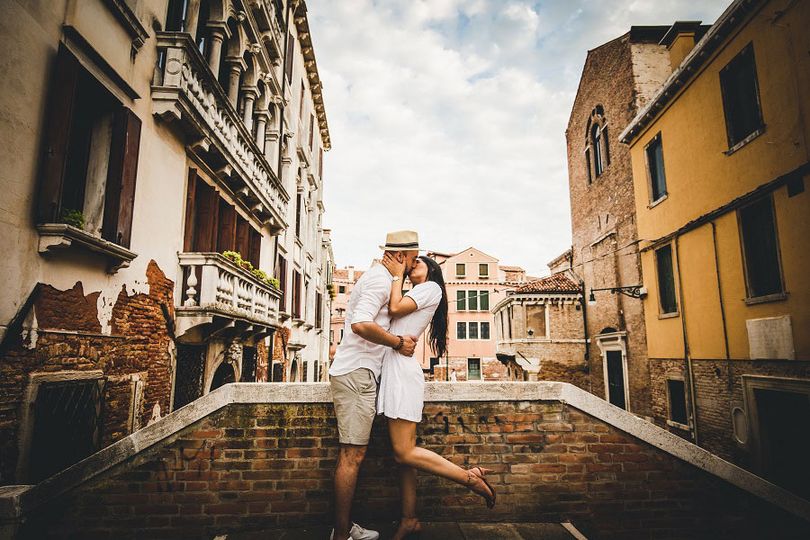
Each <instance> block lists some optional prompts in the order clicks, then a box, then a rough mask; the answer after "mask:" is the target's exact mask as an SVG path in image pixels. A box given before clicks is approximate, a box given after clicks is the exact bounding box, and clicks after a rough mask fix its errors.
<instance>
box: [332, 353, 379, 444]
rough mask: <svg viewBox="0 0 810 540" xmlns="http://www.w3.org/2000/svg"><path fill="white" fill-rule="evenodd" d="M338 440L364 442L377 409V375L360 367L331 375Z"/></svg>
mask: <svg viewBox="0 0 810 540" xmlns="http://www.w3.org/2000/svg"><path fill="white" fill-rule="evenodd" d="M330 385H331V388H332V400H333V401H334V403H335V416H336V417H337V425H338V440H339V441H340V444H354V445H358V446H367V445H368V440H369V438H370V437H371V424H373V423H374V416H375V415H376V413H377V379H375V378H374V373H372V372H371V370H370V369H366V368H360V369H355V370H354V371H350V372H349V373H344V374H343V375H337V376H335V377H332V378H331V379H330Z"/></svg>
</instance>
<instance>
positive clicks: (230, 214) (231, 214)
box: [217, 199, 238, 253]
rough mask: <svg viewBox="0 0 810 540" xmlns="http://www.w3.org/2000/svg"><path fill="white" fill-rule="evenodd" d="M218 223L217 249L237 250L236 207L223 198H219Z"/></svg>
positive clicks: (221, 250)
mask: <svg viewBox="0 0 810 540" xmlns="http://www.w3.org/2000/svg"><path fill="white" fill-rule="evenodd" d="M218 221H219V224H218V229H219V232H218V233H217V251H219V252H220V253H222V252H223V251H238V250H237V249H236V209H235V208H234V207H233V206H231V205H230V204H228V203H227V201H225V200H224V199H220V200H219V220H218Z"/></svg>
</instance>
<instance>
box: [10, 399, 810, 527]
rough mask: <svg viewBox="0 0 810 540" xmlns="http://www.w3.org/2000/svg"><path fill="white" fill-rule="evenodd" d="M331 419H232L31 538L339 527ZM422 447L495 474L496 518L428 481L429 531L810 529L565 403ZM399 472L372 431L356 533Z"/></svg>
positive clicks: (271, 415)
mask: <svg viewBox="0 0 810 540" xmlns="http://www.w3.org/2000/svg"><path fill="white" fill-rule="evenodd" d="M332 414H333V413H332V409H331V405H329V404H322V403H295V404H285V403H278V404H232V405H229V406H227V407H226V408H224V409H220V410H219V411H218V412H216V413H214V414H212V415H210V416H208V417H206V418H204V419H203V420H201V421H199V422H197V423H196V424H194V425H192V426H190V427H188V428H186V429H184V430H183V431H181V432H179V433H178V434H177V435H174V436H172V437H171V438H170V439H167V440H164V441H163V442H161V443H159V444H158V445H156V446H155V447H153V448H152V449H150V450H148V451H146V452H142V453H140V454H138V455H136V456H135V458H132V459H131V460H130V461H128V462H124V463H123V464H120V465H118V466H116V467H114V468H113V469H110V470H109V471H107V472H105V473H103V474H101V475H100V476H98V477H96V478H95V479H93V480H90V481H89V482H88V483H86V484H84V485H83V486H81V487H79V488H77V489H74V490H73V491H70V492H68V493H67V494H65V495H63V496H61V497H59V499H58V502H56V503H48V504H46V505H45V506H43V507H40V508H38V509H36V519H32V520H29V521H27V522H26V524H25V526H24V528H23V535H24V536H25V537H30V538H45V537H61V536H72V537H83V538H84V537H115V538H136V537H138V538H169V537H181V536H183V537H205V536H207V537H212V536H213V535H214V534H221V533H225V532H229V531H236V530H251V529H256V530H259V529H269V528H274V527H278V526H284V525H294V526H300V525H301V524H307V523H312V524H314V523H329V521H330V515H331V497H332V480H331V478H332V469H333V467H334V464H335V458H336V452H337V440H336V429H335V421H334V418H333V415H332ZM418 442H419V444H421V445H424V446H425V447H427V448H430V449H432V450H434V451H437V452H439V453H440V454H442V455H444V456H445V457H447V458H448V459H450V460H452V461H453V462H455V463H458V464H460V465H462V466H465V467H467V466H476V465H483V466H485V467H488V468H491V469H492V470H493V471H494V473H493V477H492V480H493V481H494V485H495V487H496V489H497V490H498V504H497V506H496V507H495V509H494V510H491V511H488V510H487V509H486V508H485V506H484V504H483V501H482V499H480V498H478V497H477V496H474V495H471V494H469V493H468V492H467V491H466V490H465V489H464V488H462V487H460V486H457V485H455V484H452V483H450V482H447V481H445V480H442V479H438V478H434V477H432V476H430V475H427V474H422V473H420V474H419V491H418V494H419V515H420V517H421V518H422V519H424V520H461V521H501V520H514V521H531V522H559V521H563V520H571V521H572V522H573V523H574V524H575V525H576V526H577V527H579V528H580V529H581V530H583V531H584V532H585V533H586V534H587V535H589V536H590V537H599V538H663V537H670V538H676V537H677V538H686V537H688V538H721V537H727V538H742V537H752V538H753V537H764V536H765V535H767V537H779V538H800V537H805V538H806V537H807V536H806V535H807V534H810V529H809V528H808V527H810V524H807V523H804V522H799V521H798V520H797V519H796V518H794V517H792V516H790V515H788V514H786V513H785V512H783V511H781V510H779V509H777V508H775V507H773V506H771V505H770V504H768V503H765V502H763V501H762V500H760V499H757V498H755V497H754V496H752V495H750V494H748V493H747V492H744V491H741V490H739V489H738V488H736V487H734V486H732V485H731V484H728V483H726V482H725V481H723V480H720V479H718V478H716V477H713V476H711V475H709V474H708V473H705V472H704V471H702V470H699V469H697V468H695V467H693V466H691V465H689V464H687V463H685V462H682V461H680V460H678V459H676V458H674V457H672V456H671V455H669V454H667V453H665V452H663V451H662V450H659V449H658V448H656V447H654V446H652V445H649V444H647V443H645V442H642V441H641V440H639V439H636V438H634V437H632V436H630V435H627V434H625V433H624V432H621V431H619V430H617V429H615V428H614V427H612V426H610V425H608V424H606V423H604V422H602V421H601V420H598V419H596V418H594V417H592V416H589V415H587V414H585V413H583V412H581V411H579V410H577V409H575V408H573V407H572V406H570V405H566V404H564V403H560V402H557V401H547V402H537V401H534V402H531V401H519V402H514V401H503V402H453V403H441V402H440V403H430V404H428V405H427V406H426V408H425V412H424V416H423V422H422V423H421V424H420V426H419V428H418ZM398 499H399V494H398V489H397V480H396V467H395V466H394V462H393V460H392V458H391V450H390V446H389V443H388V440H387V435H386V429H385V424H384V421H383V420H381V419H378V421H377V422H375V426H374V432H373V436H372V443H371V446H370V448H369V452H368V457H367V460H366V463H365V464H364V466H363V469H362V472H361V476H360V479H359V484H358V490H357V495H356V499H355V500H356V504H355V508H354V518H355V519H357V520H359V521H361V522H368V521H370V520H372V519H373V520H375V521H384V520H389V519H390V520H393V519H396V518H398V516H399V508H398V506H399V502H398Z"/></svg>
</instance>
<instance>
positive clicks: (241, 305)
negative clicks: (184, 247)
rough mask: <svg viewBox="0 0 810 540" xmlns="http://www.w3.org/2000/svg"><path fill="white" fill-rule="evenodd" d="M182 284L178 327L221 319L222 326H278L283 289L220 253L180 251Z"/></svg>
mask: <svg viewBox="0 0 810 540" xmlns="http://www.w3.org/2000/svg"><path fill="white" fill-rule="evenodd" d="M178 259H179V260H180V267H181V268H182V276H183V282H182V283H183V287H182V293H181V294H180V295H179V298H180V305H178V306H177V330H176V334H177V335H178V336H181V335H183V334H185V333H186V332H187V331H188V330H189V329H190V328H192V327H194V326H197V325H200V324H208V323H215V322H217V321H219V322H220V323H221V326H223V327H224V326H234V327H235V326H237V324H236V323H242V325H243V326H248V325H250V326H254V327H258V328H254V329H255V330H256V332H261V331H263V330H265V331H266V330H267V329H269V327H277V326H278V325H279V322H278V304H279V298H281V291H279V290H278V289H276V288H275V287H274V286H272V285H269V284H267V283H265V282H264V281H262V280H260V279H258V278H257V277H256V276H254V275H253V274H251V273H250V272H248V271H247V270H245V269H243V268H241V267H239V266H237V265H236V264H235V263H233V262H231V261H230V260H228V259H226V258H225V257H223V256H222V255H220V254H219V253H178Z"/></svg>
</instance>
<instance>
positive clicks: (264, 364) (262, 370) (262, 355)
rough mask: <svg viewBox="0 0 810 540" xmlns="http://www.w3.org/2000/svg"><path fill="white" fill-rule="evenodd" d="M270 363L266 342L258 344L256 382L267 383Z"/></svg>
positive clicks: (261, 341)
mask: <svg viewBox="0 0 810 540" xmlns="http://www.w3.org/2000/svg"><path fill="white" fill-rule="evenodd" d="M271 339H272V338H271ZM268 364H269V362H268V359H267V345H266V344H265V340H264V339H262V340H259V342H258V343H256V382H267V381H269V380H270V379H269V378H268V376H269V369H270V368H269V365H268Z"/></svg>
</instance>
